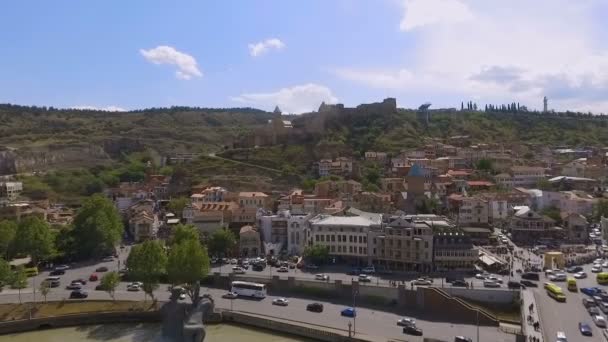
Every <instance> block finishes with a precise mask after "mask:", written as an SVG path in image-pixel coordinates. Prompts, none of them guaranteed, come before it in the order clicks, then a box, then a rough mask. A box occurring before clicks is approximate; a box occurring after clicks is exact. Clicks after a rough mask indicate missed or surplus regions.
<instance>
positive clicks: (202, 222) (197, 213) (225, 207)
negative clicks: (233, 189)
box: [182, 202, 238, 237]
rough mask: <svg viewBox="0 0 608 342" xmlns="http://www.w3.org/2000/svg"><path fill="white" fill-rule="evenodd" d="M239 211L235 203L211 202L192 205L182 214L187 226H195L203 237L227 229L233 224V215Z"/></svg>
mask: <svg viewBox="0 0 608 342" xmlns="http://www.w3.org/2000/svg"><path fill="white" fill-rule="evenodd" d="M237 209H238V205H237V204H236V203H235V202H209V203H202V204H190V205H188V206H186V207H185V208H184V210H183V212H182V218H183V219H184V221H185V222H186V223H187V224H192V225H194V226H195V227H196V228H197V229H198V230H199V232H200V233H201V236H203V237H205V236H209V235H210V234H212V233H213V232H214V231H216V230H218V229H220V228H223V227H227V226H229V225H230V223H231V222H232V213H233V212H235V211H236V210H237Z"/></svg>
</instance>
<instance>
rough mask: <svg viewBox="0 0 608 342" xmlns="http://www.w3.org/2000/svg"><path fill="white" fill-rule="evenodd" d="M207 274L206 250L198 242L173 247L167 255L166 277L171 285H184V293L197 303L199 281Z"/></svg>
mask: <svg viewBox="0 0 608 342" xmlns="http://www.w3.org/2000/svg"><path fill="white" fill-rule="evenodd" d="M208 272H209V255H207V249H206V248H205V247H203V246H201V244H200V243H199V242H198V241H194V240H185V241H182V242H180V243H179V244H176V245H174V246H173V247H172V248H171V252H170V253H169V260H168V262H167V275H168V277H169V281H170V282H171V284H173V285H178V284H186V287H185V288H186V292H187V293H188V296H189V297H190V299H191V300H192V302H193V303H194V302H195V301H198V298H199V292H200V283H199V282H200V280H201V279H202V278H203V277H205V276H206V275H207V273H208Z"/></svg>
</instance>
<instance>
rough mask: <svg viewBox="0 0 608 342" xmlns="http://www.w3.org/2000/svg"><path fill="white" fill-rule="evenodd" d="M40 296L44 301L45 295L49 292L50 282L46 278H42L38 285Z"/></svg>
mask: <svg viewBox="0 0 608 342" xmlns="http://www.w3.org/2000/svg"><path fill="white" fill-rule="evenodd" d="M38 291H40V294H41V295H42V297H44V302H45V303H46V296H48V295H49V293H50V292H51V283H50V282H49V281H48V280H44V281H42V282H40V287H39V288H38Z"/></svg>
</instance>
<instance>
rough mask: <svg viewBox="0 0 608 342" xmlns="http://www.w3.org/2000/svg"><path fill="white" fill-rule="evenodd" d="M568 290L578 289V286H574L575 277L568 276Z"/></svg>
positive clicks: (574, 290)
mask: <svg viewBox="0 0 608 342" xmlns="http://www.w3.org/2000/svg"><path fill="white" fill-rule="evenodd" d="M567 282H568V291H571V292H576V291H578V287H577V286H576V279H574V278H571V277H568V280H567Z"/></svg>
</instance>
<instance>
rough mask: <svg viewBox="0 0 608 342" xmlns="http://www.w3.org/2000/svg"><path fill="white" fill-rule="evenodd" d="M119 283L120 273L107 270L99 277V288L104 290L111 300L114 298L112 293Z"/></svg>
mask: <svg viewBox="0 0 608 342" xmlns="http://www.w3.org/2000/svg"><path fill="white" fill-rule="evenodd" d="M119 283H120V275H119V274H118V272H108V273H106V274H104V275H103V277H101V281H100V285H101V288H102V289H103V290H104V291H106V292H107V293H108V294H109V295H110V297H111V298H112V300H116V298H115V297H114V294H115V292H116V287H118V284H119Z"/></svg>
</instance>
